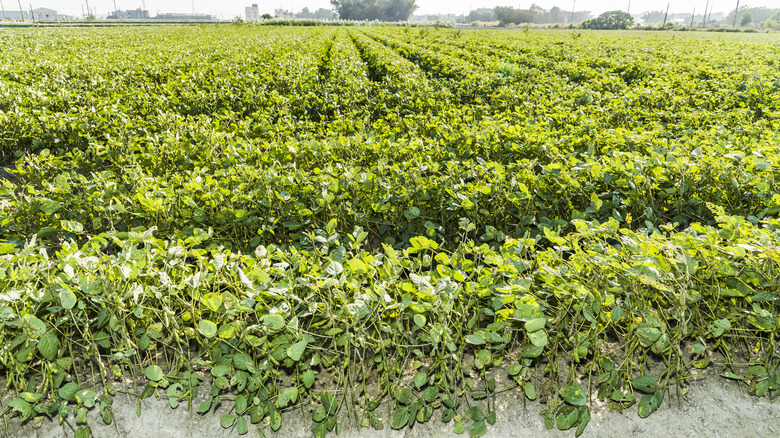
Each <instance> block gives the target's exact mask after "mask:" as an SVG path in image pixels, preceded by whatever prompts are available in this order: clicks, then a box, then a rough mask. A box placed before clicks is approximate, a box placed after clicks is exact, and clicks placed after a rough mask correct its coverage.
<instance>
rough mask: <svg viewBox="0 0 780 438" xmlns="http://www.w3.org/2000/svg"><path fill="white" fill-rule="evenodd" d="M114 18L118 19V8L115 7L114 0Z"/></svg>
mask: <svg viewBox="0 0 780 438" xmlns="http://www.w3.org/2000/svg"><path fill="white" fill-rule="evenodd" d="M114 18H115V19H117V20H119V9H117V8H116V0H114Z"/></svg>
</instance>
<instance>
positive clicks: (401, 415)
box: [390, 406, 409, 430]
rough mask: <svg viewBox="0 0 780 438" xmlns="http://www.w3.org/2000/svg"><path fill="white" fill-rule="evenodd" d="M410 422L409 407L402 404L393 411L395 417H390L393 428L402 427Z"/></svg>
mask: <svg viewBox="0 0 780 438" xmlns="http://www.w3.org/2000/svg"><path fill="white" fill-rule="evenodd" d="M408 422H409V407H408V406H402V407H400V408H398V409H396V410H395V412H393V417H392V418H391V419H390V427H392V428H393V429H396V430H397V429H401V428H402V427H404V426H406V424H407V423H408Z"/></svg>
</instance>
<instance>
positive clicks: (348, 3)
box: [330, 0, 418, 21]
mask: <svg viewBox="0 0 780 438" xmlns="http://www.w3.org/2000/svg"><path fill="white" fill-rule="evenodd" d="M330 3H331V4H332V5H333V6H334V7H335V8H336V10H337V11H338V13H339V18H341V19H344V20H379V21H406V20H408V19H409V17H411V16H412V12H414V11H415V10H417V8H418V6H417V1H416V0H331V1H330Z"/></svg>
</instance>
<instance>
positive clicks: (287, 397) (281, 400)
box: [276, 386, 298, 409]
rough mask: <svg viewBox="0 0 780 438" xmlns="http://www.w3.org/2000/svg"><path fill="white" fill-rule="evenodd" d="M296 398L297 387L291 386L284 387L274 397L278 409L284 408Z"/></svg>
mask: <svg viewBox="0 0 780 438" xmlns="http://www.w3.org/2000/svg"><path fill="white" fill-rule="evenodd" d="M296 400H298V387H296V386H291V387H289V388H285V389H284V391H282V393H281V394H279V397H278V398H277V399H276V407H277V408H279V409H281V408H284V407H285V406H287V405H288V404H290V403H295V401H296Z"/></svg>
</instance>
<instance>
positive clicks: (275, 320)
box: [263, 313, 284, 331]
mask: <svg viewBox="0 0 780 438" xmlns="http://www.w3.org/2000/svg"><path fill="white" fill-rule="evenodd" d="M263 325H264V326H266V327H268V328H269V329H271V330H274V331H279V330H281V329H283V328H284V318H282V316H281V315H279V314H277V313H274V314H270V315H263Z"/></svg>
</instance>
